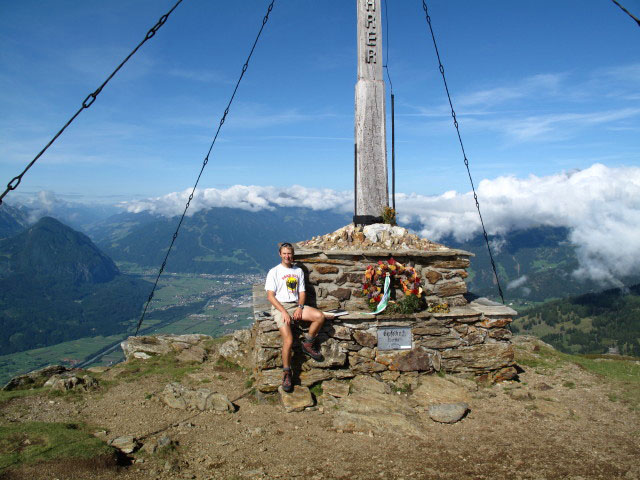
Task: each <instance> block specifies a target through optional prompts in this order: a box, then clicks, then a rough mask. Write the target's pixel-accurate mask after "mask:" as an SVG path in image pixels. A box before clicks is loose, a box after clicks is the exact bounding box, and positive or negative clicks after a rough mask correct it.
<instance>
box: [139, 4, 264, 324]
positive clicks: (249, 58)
mask: <svg viewBox="0 0 640 480" xmlns="http://www.w3.org/2000/svg"><path fill="white" fill-rule="evenodd" d="M274 2H275V0H272V1H271V3H270V4H269V7H268V8H267V13H266V15H265V16H264V17H263V19H262V25H261V26H260V30H259V31H258V35H257V36H256V39H255V40H254V42H253V46H252V47H251V51H250V52H249V56H248V57H247V60H246V61H245V62H244V65H242V72H241V73H240V77H239V78H238V81H237V82H236V86H235V88H234V89H233V93H232V94H231V98H230V99H229V103H227V108H225V109H224V113H223V114H222V118H221V119H220V123H219V124H218V129H217V130H216V134H215V136H214V137H213V140H212V141H211V145H210V146H209V151H208V152H207V155H206V156H205V157H204V160H203V161H202V167H201V168H200V173H198V178H196V183H195V184H194V185H193V189H192V190H191V194H190V195H189V200H187V203H186V205H185V207H184V211H183V212H182V216H181V217H180V221H179V222H178V226H177V227H176V231H175V233H174V234H173V237H172V239H171V244H170V245H169V249H168V250H167V253H166V255H165V256H164V260H163V261H162V265H161V266H160V270H159V271H158V275H157V277H156V281H155V283H154V284H153V289H152V290H151V293H150V294H149V298H148V299H147V303H146V304H145V306H144V310H143V311H142V315H141V316H140V320H139V321H138V326H137V327H136V333H135V334H134V336H135V335H138V331H139V330H140V326H141V325H142V321H143V320H144V317H145V315H146V313H147V309H148V308H149V304H150V303H151V300H152V299H153V295H154V293H155V291H156V288H157V286H158V280H160V276H161V275H162V272H164V268H165V267H166V265H167V259H168V258H169V254H170V253H171V249H172V248H173V244H174V243H175V241H176V238H178V232H179V231H180V227H181V226H182V222H183V221H184V217H185V215H186V214H187V210H188V209H189V206H190V205H191V200H193V195H194V194H195V192H196V188H197V187H198V183H199V182H200V177H202V172H204V168H205V167H206V166H207V163H209V155H211V151H212V150H213V146H214V145H215V143H216V140H217V138H218V134H219V133H220V129H221V128H222V125H223V124H224V122H225V120H226V118H227V114H228V113H229V108H230V107H231V103H232V102H233V99H234V98H235V96H236V92H237V91H238V87H239V86H240V82H241V81H242V77H244V74H245V72H246V71H247V68H249V60H251V56H252V55H253V51H254V50H255V49H256V45H257V44H258V40H259V39H260V35H262V30H263V29H264V26H265V25H266V23H267V21H268V20H269V14H270V13H271V10H273V4H274Z"/></svg>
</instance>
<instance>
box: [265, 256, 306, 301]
mask: <svg viewBox="0 0 640 480" xmlns="http://www.w3.org/2000/svg"><path fill="white" fill-rule="evenodd" d="M264 289H265V290H268V291H271V292H276V300H278V301H279V302H280V303H283V302H296V303H297V302H298V292H304V291H305V287H304V272H303V271H302V269H301V268H300V267H296V266H293V267H292V268H287V267H285V266H284V265H282V264H281V263H280V264H278V265H277V266H275V267H273V268H272V269H271V270H269V273H267V281H266V282H265V284H264Z"/></svg>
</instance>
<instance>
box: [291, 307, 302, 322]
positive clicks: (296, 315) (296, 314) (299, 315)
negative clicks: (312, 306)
mask: <svg viewBox="0 0 640 480" xmlns="http://www.w3.org/2000/svg"><path fill="white" fill-rule="evenodd" d="M293 319H294V320H296V321H298V320H302V309H301V308H300V307H298V308H296V310H295V312H293Z"/></svg>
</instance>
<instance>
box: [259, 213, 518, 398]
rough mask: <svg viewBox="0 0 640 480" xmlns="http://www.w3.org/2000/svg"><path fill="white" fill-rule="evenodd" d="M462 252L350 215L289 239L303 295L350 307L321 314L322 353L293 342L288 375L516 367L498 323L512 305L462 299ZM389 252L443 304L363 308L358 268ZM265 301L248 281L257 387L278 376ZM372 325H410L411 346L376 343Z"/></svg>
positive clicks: (465, 258) (508, 317)
mask: <svg viewBox="0 0 640 480" xmlns="http://www.w3.org/2000/svg"><path fill="white" fill-rule="evenodd" d="M470 256H471V254H470V253H469V252H465V251H463V250H455V249H450V248H447V247H445V246H443V245H439V244H436V243H433V242H430V241H428V240H425V239H421V238H419V237H417V236H416V235H413V234H410V233H408V232H407V230H406V229H404V228H400V227H390V226H388V225H372V226H368V227H364V228H360V227H355V226H353V225H351V226H347V227H344V228H342V229H340V230H338V231H336V232H333V233H331V234H328V235H325V236H323V237H316V238H313V239H312V240H309V241H306V242H300V243H298V244H297V245H296V249H295V258H296V264H297V265H298V266H300V267H302V269H303V270H304V271H305V281H306V292H307V302H306V303H307V304H310V305H313V306H315V307H317V308H319V309H320V310H323V311H326V310H328V309H332V308H338V307H340V308H343V309H345V310H347V311H348V312H349V315H346V316H342V317H338V318H335V319H333V320H331V319H328V320H327V321H326V323H325V325H324V327H323V329H322V330H321V332H320V334H319V339H318V340H319V345H320V350H321V352H322V354H323V356H324V360H323V361H322V362H317V361H315V360H312V359H308V358H307V357H305V356H304V355H303V354H302V353H301V351H299V350H296V346H295V343H294V358H293V371H294V376H297V377H298V378H297V380H298V381H299V382H300V383H301V384H302V385H305V386H309V385H312V384H314V383H317V382H320V381H324V380H328V379H332V378H350V377H354V376H356V375H363V374H364V375H373V374H376V375H379V376H380V377H381V378H382V379H383V380H387V381H390V382H397V383H398V385H399V386H402V385H403V384H404V383H406V382H407V379H408V378H409V377H415V376H417V375H419V374H426V373H433V372H437V371H441V370H442V371H445V372H451V373H456V372H458V373H467V374H472V375H486V376H488V377H490V379H491V380H496V379H500V378H509V377H513V376H515V373H516V372H515V369H514V367H513V365H514V361H513V348H512V345H511V343H510V341H509V340H510V338H511V332H510V331H509V330H508V329H507V328H506V327H507V326H508V324H509V323H510V322H511V321H512V317H513V316H514V315H516V312H515V311H514V310H512V309H510V308H508V307H505V306H502V305H499V304H496V303H494V302H490V301H487V300H476V301H473V302H471V303H467V300H466V299H465V297H464V294H465V293H466V292H467V287H466V284H465V282H464V279H465V278H466V277H467V273H466V271H465V269H466V268H467V267H468V266H469V263H470V262H469V257H470ZM392 257H393V258H394V259H395V260H396V261H398V262H400V263H402V264H403V265H406V266H412V267H413V268H415V270H416V271H417V273H418V274H419V275H420V277H421V279H422V288H423V290H424V292H425V295H426V300H427V301H428V302H430V303H436V304H443V303H447V304H448V305H449V307H450V310H449V312H447V313H429V312H421V313H416V314H404V315H400V314H395V315H394V314H388V313H385V314H382V315H378V316H374V315H372V314H371V313H369V310H368V308H367V305H366V299H365V297H364V294H363V293H362V284H363V278H364V273H365V271H366V269H367V266H369V265H374V264H377V263H378V261H380V260H382V261H385V262H386V261H388V260H389V259H390V258H392ZM398 290H400V289H398ZM394 294H395V295H397V299H399V298H400V297H401V296H402V293H401V292H399V291H396V292H394ZM392 298H393V297H392ZM270 309H271V306H270V304H269V302H268V301H267V299H266V292H265V291H264V286H263V285H256V286H255V287H254V313H255V318H256V322H255V324H254V326H253V328H252V332H251V341H252V345H253V353H252V366H253V369H254V374H255V377H256V384H257V387H258V388H259V389H260V390H262V391H273V390H275V389H276V388H277V387H278V385H280V383H281V381H282V370H281V367H282V360H281V340H280V333H279V331H278V329H277V327H276V325H275V322H274V321H273V319H272V318H271V316H270V315H269V312H270ZM303 327H304V325H303ZM381 327H388V328H393V327H395V328H401V327H404V328H405V329H406V328H409V329H410V331H411V339H410V343H411V346H410V348H405V349H402V350H382V349H380V348H379V345H378V330H379V329H380V328H381ZM293 329H294V336H296V335H298V336H299V335H301V334H302V332H301V330H300V327H299V326H295V325H294V328H293ZM405 347H406V346H405Z"/></svg>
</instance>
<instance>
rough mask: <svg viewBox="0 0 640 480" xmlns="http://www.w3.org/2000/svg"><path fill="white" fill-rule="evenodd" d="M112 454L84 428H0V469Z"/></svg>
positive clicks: (28, 424)
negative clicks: (61, 459)
mask: <svg viewBox="0 0 640 480" xmlns="http://www.w3.org/2000/svg"><path fill="white" fill-rule="evenodd" d="M113 452H114V450H113V449H112V448H111V447H108V446H107V445H106V444H105V443H104V442H102V441H101V440H99V439H97V438H95V437H93V436H92V435H91V434H90V433H89V432H88V429H87V427H86V426H85V425H82V424H71V423H67V424H65V423H44V422H21V423H17V424H9V425H1V426H0V469H5V468H7V467H12V466H17V465H20V464H23V463H35V462H40V461H45V460H51V459H60V458H93V457H97V456H103V455H112V454H113Z"/></svg>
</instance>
